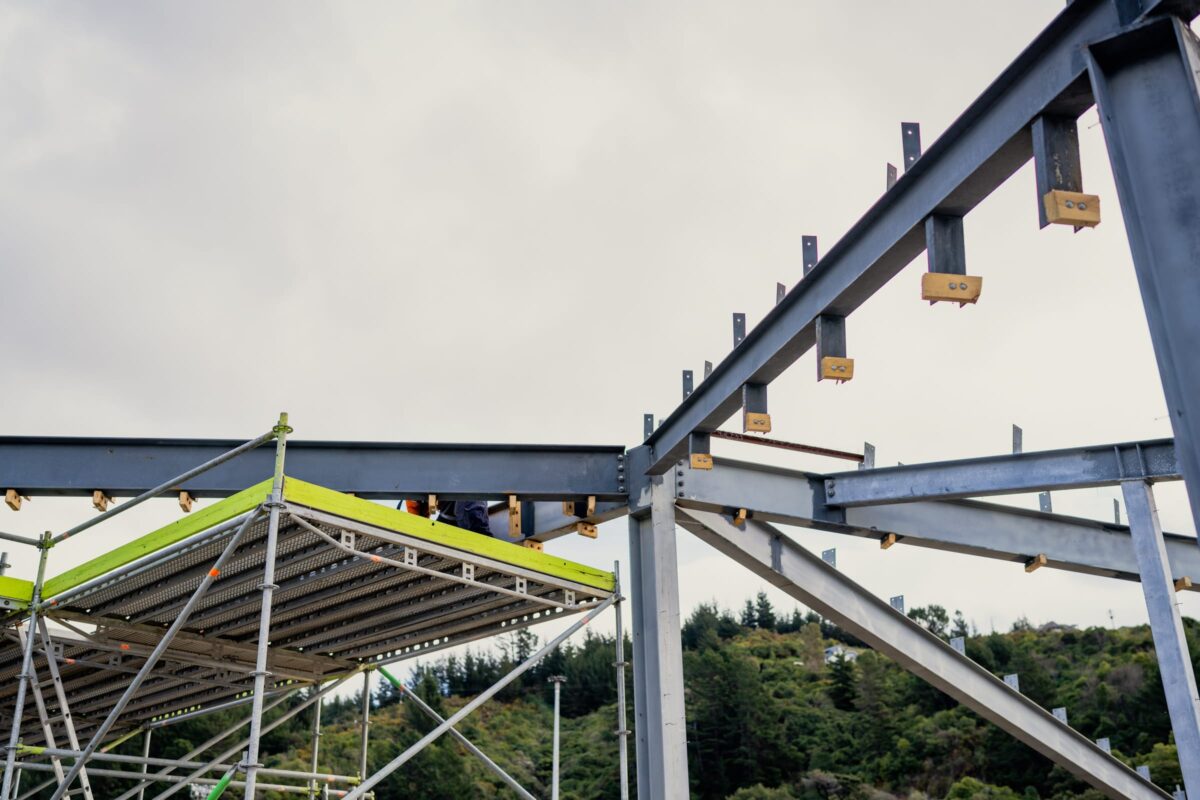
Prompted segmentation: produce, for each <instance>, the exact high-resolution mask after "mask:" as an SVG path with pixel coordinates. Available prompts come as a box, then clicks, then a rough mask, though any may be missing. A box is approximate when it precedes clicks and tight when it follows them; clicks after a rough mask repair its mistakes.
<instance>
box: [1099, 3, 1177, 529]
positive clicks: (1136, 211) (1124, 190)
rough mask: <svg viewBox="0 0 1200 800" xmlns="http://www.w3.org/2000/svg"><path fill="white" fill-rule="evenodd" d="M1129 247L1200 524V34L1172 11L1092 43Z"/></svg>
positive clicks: (1100, 96) (1101, 115) (1111, 158)
mask: <svg viewBox="0 0 1200 800" xmlns="http://www.w3.org/2000/svg"><path fill="white" fill-rule="evenodd" d="M1088 52H1089V64H1090V70H1089V71H1090V74H1091V78H1092V86H1093V88H1094V91H1095V95H1096V99H1097V103H1098V105H1099V109H1100V122H1101V125H1102V126H1103V128H1104V138H1105V141H1106V142H1107V143H1108V153H1109V160H1110V161H1111V162H1112V169H1113V176H1114V178H1115V179H1116V184H1117V196H1118V198H1119V199H1120V201H1121V210H1122V212H1123V215H1124V218H1125V229H1126V231H1127V232H1128V234H1129V248H1130V250H1131V251H1132V253H1133V265H1134V269H1135V271H1136V272H1137V277H1138V285H1139V286H1140V287H1141V292H1142V305H1143V307H1144V308H1145V311H1146V320H1147V322H1148V323H1149V326H1150V339H1151V341H1152V342H1153V343H1154V353H1155V356H1156V357H1157V359H1158V371H1159V375H1160V376H1161V378H1162V384H1163V392H1164V394H1165V395H1166V400H1167V412H1168V416H1169V417H1170V418H1171V426H1172V428H1173V429H1174V431H1175V438H1176V442H1177V447H1178V451H1179V463H1180V469H1181V471H1182V472H1183V475H1184V478H1185V479H1186V480H1187V483H1188V495H1189V497H1190V499H1191V504H1192V517H1193V519H1194V520H1195V521H1196V527H1197V529H1198V530H1200V359H1198V358H1197V357H1196V345H1197V343H1200V314H1198V313H1197V311H1196V303H1197V298H1200V270H1197V269H1196V265H1197V264H1198V263H1200V236H1197V231H1198V230H1200V91H1198V86H1197V70H1200V42H1197V39H1196V37H1195V35H1194V34H1193V33H1192V32H1191V30H1190V29H1189V28H1188V26H1187V25H1186V24H1184V23H1183V22H1181V21H1180V20H1178V19H1174V18H1170V17H1168V18H1164V19H1161V20H1158V21H1156V22H1152V23H1150V24H1148V25H1144V26H1142V27H1140V28H1136V29H1134V30H1133V31H1131V32H1129V33H1126V34H1124V35H1121V36H1117V37H1114V38H1111V39H1109V40H1107V41H1103V42H1099V43H1097V44H1093V45H1092V46H1091V47H1090V48H1089V51H1088Z"/></svg>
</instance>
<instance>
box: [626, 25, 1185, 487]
mask: <svg viewBox="0 0 1200 800" xmlns="http://www.w3.org/2000/svg"><path fill="white" fill-rule="evenodd" d="M1118 5H1120V3H1113V2H1098V1H1091V2H1088V1H1084V2H1073V3H1069V4H1068V5H1067V7H1066V8H1065V9H1063V11H1062V12H1061V13H1059V15H1058V17H1056V18H1055V19H1054V21H1053V22H1051V23H1050V25H1049V26H1047V28H1046V29H1045V30H1044V31H1043V32H1042V33H1041V34H1039V35H1038V36H1037V38H1035V39H1034V40H1033V42H1032V43H1031V44H1030V45H1029V47H1027V48H1026V49H1025V50H1024V51H1023V52H1022V53H1021V54H1020V55H1019V56H1017V58H1016V60H1015V61H1013V63H1012V64H1010V65H1009V66H1008V67H1007V68H1006V69H1005V70H1004V71H1003V72H1002V73H1001V74H1000V76H999V77H998V78H997V79H996V80H995V81H994V82H993V83H992V84H991V86H989V87H988V88H987V89H985V90H984V92H983V94H982V95H980V97H979V98H978V99H977V100H976V101H975V102H974V103H972V104H971V105H970V106H969V107H968V108H967V109H966V111H964V112H963V114H962V115H961V116H960V117H959V118H958V119H957V120H955V121H954V123H953V124H951V125H950V127H949V128H948V129H947V130H946V132H945V133H944V134H942V136H940V137H939V138H938V140H937V141H935V142H934V143H933V144H932V145H931V146H930V147H929V148H928V149H927V150H926V151H925V152H924V153H923V154H922V156H921V158H920V159H918V160H917V161H916V162H914V163H913V164H912V165H910V166H909V167H908V170H907V171H906V172H905V174H904V176H903V177H902V178H900V180H899V181H898V182H897V183H896V185H895V186H894V187H893V188H892V189H891V190H889V191H888V192H887V193H886V194H884V195H883V196H882V197H881V198H880V199H879V200H878V201H877V202H876V203H875V205H873V206H872V207H871V208H870V209H869V210H868V211H867V213H866V214H865V215H864V216H863V217H862V218H861V219H860V220H859V221H858V222H857V223H855V224H854V225H853V226H852V227H851V228H850V230H849V231H848V232H847V233H846V235H845V236H844V237H842V239H841V240H840V241H839V242H838V243H837V244H836V245H834V246H833V248H832V249H830V250H829V252H828V253H826V254H825V256H824V257H823V258H822V259H821V260H820V262H819V263H818V264H817V266H816V267H815V268H814V269H813V270H812V271H811V272H810V273H808V274H807V275H806V276H805V277H804V279H803V280H802V281H801V282H800V284H799V285H798V286H797V287H796V288H794V289H792V290H791V291H790V292H788V294H787V296H786V297H785V298H784V299H783V302H781V303H779V304H778V305H776V306H775V307H774V308H772V309H771V310H770V311H769V312H768V313H767V315H766V317H764V318H763V320H762V322H761V323H760V324H759V325H757V326H756V327H755V328H754V329H753V330H752V331H750V333H749V334H748V335H747V336H746V338H745V341H743V342H741V344H739V345H738V346H737V347H736V348H735V349H734V350H733V352H731V353H730V354H729V355H728V356H727V357H726V358H725V359H724V360H723V361H722V362H721V363H720V364H718V365H717V367H716V368H715V369H714V370H713V373H712V376H711V377H709V378H708V380H705V381H704V382H703V383H701V384H700V385H699V386H698V387H697V388H696V391H694V392H693V393H692V394H691V395H690V396H689V397H688V398H687V399H686V400H684V401H683V402H682V403H680V404H679V406H678V407H677V408H676V409H675V411H674V412H672V414H671V415H670V416H669V417H667V419H666V420H664V421H663V424H662V425H661V426H660V427H658V428H657V429H656V430H655V431H653V432H652V433H651V435H650V436H649V438H648V439H647V440H646V444H648V445H650V446H651V447H652V448H653V450H654V457H653V459H651V465H650V471H651V472H652V473H653V474H662V473H664V472H666V471H667V470H669V469H670V468H671V466H672V464H673V463H674V462H675V461H677V460H679V459H680V458H681V457H683V456H684V455H686V453H687V442H688V437H689V436H690V435H691V433H692V432H693V431H701V432H710V431H713V430H716V428H717V427H718V426H720V425H721V424H722V423H723V422H724V421H725V420H727V419H729V418H730V417H731V416H733V414H734V413H736V412H737V410H738V407H739V405H740V390H741V387H742V385H743V384H746V383H760V384H767V383H770V382H771V381H773V380H774V379H775V378H777V377H779V375H781V374H782V373H783V372H784V370H786V369H787V368H788V367H789V366H791V365H792V364H793V363H794V362H795V361H796V360H797V359H798V358H800V356H802V355H804V354H805V353H806V352H807V351H808V350H809V349H810V348H811V347H812V346H813V343H814V339H815V335H816V330H815V329H816V320H817V318H818V317H820V316H821V315H823V314H834V315H840V316H847V315H849V314H850V313H851V312H853V311H854V310H855V309H857V308H858V307H859V306H861V305H862V304H863V303H864V302H866V300H867V299H868V298H869V297H871V296H872V295H873V294H874V293H875V292H876V291H878V290H879V289H880V288H881V287H882V286H883V285H884V284H885V283H887V282H888V281H889V280H891V279H892V278H893V277H895V276H896V275H897V274H898V273H899V272H900V270H902V269H903V268H904V267H905V266H907V265H908V264H909V263H910V262H911V261H912V260H913V259H914V258H916V257H917V256H918V255H920V254H921V251H922V250H923V249H924V248H925V230H924V222H925V219H926V218H927V217H929V215H930V214H934V213H938V214H948V215H954V216H963V215H965V214H966V213H967V212H969V211H970V210H971V209H973V208H974V207H975V206H976V205H978V204H979V203H980V202H981V201H982V200H983V199H984V198H985V197H987V196H988V195H989V194H990V193H991V192H992V191H993V190H995V189H996V188H997V187H998V186H999V185H1000V184H1001V183H1003V182H1004V181H1005V180H1007V179H1008V178H1009V176H1011V175H1012V174H1013V173H1014V172H1016V171H1017V170H1018V169H1019V168H1020V167H1021V166H1022V165H1024V164H1025V163H1026V162H1027V161H1028V160H1029V159H1030V158H1031V157H1032V154H1033V144H1032V136H1031V133H1030V125H1031V123H1032V122H1033V120H1034V119H1035V118H1037V117H1039V116H1041V115H1042V114H1046V113H1052V114H1055V115H1059V116H1068V117H1078V116H1079V115H1080V114H1081V113H1083V111H1085V110H1086V109H1087V108H1088V107H1089V106H1090V105H1092V102H1093V101H1092V93H1091V91H1090V89H1089V86H1088V83H1087V66H1086V63H1085V60H1084V59H1083V58H1081V57H1080V53H1081V51H1082V50H1083V49H1084V48H1085V47H1086V45H1088V44H1089V43H1091V42H1095V41H1097V40H1100V39H1103V38H1105V37H1107V36H1111V35H1113V34H1115V33H1117V32H1119V31H1120V30H1121V29H1122V25H1123V24H1124V23H1125V22H1127V21H1129V18H1128V17H1123V16H1122V14H1121V12H1120V11H1119V9H1118ZM1155 5H1158V4H1155ZM1174 5H1177V6H1178V7H1177V8H1173V9H1171V10H1173V11H1176V12H1178V13H1181V14H1184V15H1185V18H1186V19H1188V20H1190V19H1192V18H1193V17H1194V16H1195V14H1196V9H1195V5H1196V3H1195V2H1179V3H1177V4H1174ZM1134 16H1136V14H1135V15H1134ZM1130 117H1131V119H1135V118H1136V114H1131V115H1130ZM1131 124H1135V123H1134V122H1131ZM1154 127H1156V128H1159V127H1166V126H1154ZM1189 130H1190V129H1189ZM1175 135H1177V136H1178V138H1180V139H1183V138H1185V137H1187V136H1190V135H1191V134H1190V132H1189V133H1184V132H1182V131H1181V132H1179V133H1177V134H1175ZM1163 136H1167V134H1165V133H1163ZM1148 138H1153V137H1152V136H1150V137H1148ZM1191 141H1192V142H1193V144H1191V145H1190V147H1191V149H1192V150H1195V149H1196V148H1197V145H1195V144H1194V142H1195V141H1196V139H1194V138H1193V139H1191ZM1167 152H1170V151H1169V150H1157V149H1156V150H1154V151H1153V153H1152V154H1151V155H1149V156H1148V157H1149V158H1151V159H1160V163H1159V164H1158V165H1157V167H1156V168H1155V169H1154V170H1147V174H1159V173H1161V172H1162V171H1163V170H1166V169H1168V165H1169V164H1172V163H1173V159H1168V158H1164V154H1165V153H1167ZM1142 182H1143V184H1145V185H1149V184H1151V183H1152V182H1153V181H1152V180H1150V179H1146V178H1143V179H1142ZM1182 183H1183V181H1179V180H1177V181H1176V184H1182ZM1168 218H1170V215H1168V216H1167V217H1164V218H1163V223H1164V224H1166V219H1168ZM1194 222H1195V218H1194V216H1191V217H1189V218H1188V224H1187V225H1186V226H1179V228H1178V233H1177V234H1176V235H1177V236H1186V235H1187V233H1188V232H1189V231H1192V230H1194V229H1195V227H1196V226H1195V224H1194ZM1185 260H1186V259H1181V262H1180V263H1181V264H1182V263H1183V262H1184V261H1185ZM1191 263H1195V261H1194V260H1193V261H1192V262H1191ZM1194 296H1195V294H1194V293H1191V294H1189V293H1186V292H1180V293H1179V294H1178V295H1177V297H1178V298H1179V302H1181V303H1182V301H1183V299H1184V298H1186V297H1194ZM1190 341H1192V342H1194V341H1196V339H1195V338H1194V337H1193V338H1192V339H1191V340H1190ZM1181 346H1182V340H1181ZM1180 355H1181V357H1183V356H1185V351H1184V350H1180ZM1192 369H1193V370H1194V369H1196V367H1194V366H1193V368H1192ZM1190 385H1191V387H1192V389H1195V388H1196V384H1190ZM1196 397H1200V392H1196V391H1193V394H1192V398H1193V400H1192V402H1200V401H1197V400H1195V399H1194V398H1196Z"/></svg>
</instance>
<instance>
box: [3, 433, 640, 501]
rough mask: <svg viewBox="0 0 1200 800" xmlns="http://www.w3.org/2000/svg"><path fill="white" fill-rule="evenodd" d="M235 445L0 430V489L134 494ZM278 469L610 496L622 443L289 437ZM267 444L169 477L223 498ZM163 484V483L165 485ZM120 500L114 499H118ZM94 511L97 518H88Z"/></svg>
mask: <svg viewBox="0 0 1200 800" xmlns="http://www.w3.org/2000/svg"><path fill="white" fill-rule="evenodd" d="M238 444H240V443H239V442H238V441H230V440H225V439H121V438H72V437H46V436H37V437H34V436H5V437H0V489H3V488H16V489H18V490H20V491H21V492H22V493H23V494H29V495H32V496H38V495H71V496H88V497H90V496H91V494H92V491H93V490H95V489H103V490H104V491H105V492H106V493H107V494H109V496H112V497H124V496H132V495H136V494H140V493H142V492H143V491H145V490H146V489H147V488H149V487H151V486H157V485H159V484H160V483H161V481H162V478H163V476H164V475H172V474H183V473H185V472H186V471H187V470H188V469H189V468H190V467H191V466H192V465H194V464H198V463H201V462H204V461H210V460H211V459H213V458H214V457H216V456H219V455H221V454H223V453H225V452H226V451H228V450H230V449H231V448H233V447H235V446H237V445H238ZM288 451H289V453H290V457H289V459H288V475H289V476H291V477H294V478H299V479H300V480H305V481H310V482H312V483H317V484H320V485H322V486H328V487H329V488H331V489H337V490H339V491H343V492H353V493H355V494H356V495H358V496H359V497H367V498H372V499H382V498H395V499H399V498H402V497H406V496H413V497H417V496H421V495H426V494H436V495H438V496H439V497H440V498H442V499H446V500H473V499H487V500H503V499H504V498H505V497H507V496H508V495H509V494H518V495H520V496H521V497H522V498H525V499H529V500H554V499H560V498H561V499H566V498H571V497H573V498H576V499H584V498H586V497H588V495H595V496H596V497H600V498H603V499H606V500H619V499H621V498H622V497H623V496H624V494H625V490H624V488H622V487H623V485H624V483H623V480H622V478H623V474H624V473H622V472H621V471H620V470H619V468H620V467H621V466H622V465H623V464H624V460H623V459H622V458H621V456H622V455H623V453H624V448H623V447H618V446H609V445H522V444H512V445H505V444H436V443H404V442H322V441H308V442H306V441H295V440H292V441H289V442H288ZM272 461H273V455H272V451H271V450H269V449H266V448H264V449H259V450H253V451H251V452H247V453H245V454H244V455H243V456H242V457H241V458H238V459H236V460H234V461H230V462H228V463H224V464H221V465H220V466H219V467H217V468H215V469H212V470H210V471H208V472H205V473H203V474H200V475H197V476H196V477H194V478H191V479H188V480H184V481H178V480H177V484H178V486H179V488H181V489H186V490H187V491H188V492H189V493H190V494H191V495H192V496H193V497H199V498H209V497H226V496H228V495H231V494H234V493H236V492H240V491H241V490H242V489H245V488H246V487H247V486H253V485H254V484H256V483H258V482H260V481H262V480H265V479H266V478H268V477H270V475H271V468H272ZM175 485H176V484H172V485H171V487H170V488H174V487H175ZM127 505H128V503H123V504H121V506H118V508H123V507H125V506H127ZM94 519H99V517H96V518H94Z"/></svg>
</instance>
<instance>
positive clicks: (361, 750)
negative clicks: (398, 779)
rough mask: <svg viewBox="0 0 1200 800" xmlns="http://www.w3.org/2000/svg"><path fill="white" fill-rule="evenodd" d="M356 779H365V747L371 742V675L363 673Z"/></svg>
mask: <svg viewBox="0 0 1200 800" xmlns="http://www.w3.org/2000/svg"><path fill="white" fill-rule="evenodd" d="M358 713H359V717H358V724H359V734H358V777H360V778H365V777H367V746H368V745H369V744H370V742H371V673H370V672H364V673H363V690H362V705H361V706H360V708H359V712H358Z"/></svg>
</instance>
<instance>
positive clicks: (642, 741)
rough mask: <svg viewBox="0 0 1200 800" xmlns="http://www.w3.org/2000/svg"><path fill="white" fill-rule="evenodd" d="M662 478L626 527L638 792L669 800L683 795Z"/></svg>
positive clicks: (669, 512) (670, 540)
mask: <svg viewBox="0 0 1200 800" xmlns="http://www.w3.org/2000/svg"><path fill="white" fill-rule="evenodd" d="M668 479H669V475H668ZM663 481H664V479H663V478H662V477H654V478H651V479H650V492H651V494H650V515H649V516H644V517H642V518H640V519H631V520H630V525H629V532H630V541H629V551H630V562H631V566H632V570H633V575H632V577H631V584H632V586H633V592H634V595H633V601H634V606H633V648H634V662H633V676H634V681H633V683H634V711H635V714H636V718H637V777H638V797H655V798H658V797H662V798H677V797H687V796H688V774H687V730H686V722H685V718H684V717H685V715H684V707H683V647H682V643H681V640H680V630H679V627H680V621H679V566H678V558H677V556H676V550H675V500H674V495H673V492H672V491H671V488H670V487H669V486H667V485H666V484H665V483H664V482H663Z"/></svg>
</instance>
